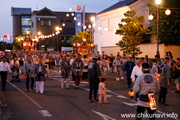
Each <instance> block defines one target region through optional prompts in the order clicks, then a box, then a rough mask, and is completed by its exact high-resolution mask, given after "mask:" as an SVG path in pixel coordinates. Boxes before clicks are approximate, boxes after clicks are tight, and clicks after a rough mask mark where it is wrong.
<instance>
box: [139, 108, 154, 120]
mask: <svg viewBox="0 0 180 120" xmlns="http://www.w3.org/2000/svg"><path fill="white" fill-rule="evenodd" d="M145 109H147V111H148V114H150V115H152V116H153V114H154V113H155V110H151V109H150V108H146V107H142V106H137V115H136V120H141V119H142V117H143V116H141V115H140V114H143V113H144V111H145ZM149 119H150V120H155V118H153V117H151V118H149Z"/></svg>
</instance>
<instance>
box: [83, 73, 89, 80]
mask: <svg viewBox="0 0 180 120" xmlns="http://www.w3.org/2000/svg"><path fill="white" fill-rule="evenodd" d="M87 78H88V72H83V74H82V79H83V80H86V79H87Z"/></svg>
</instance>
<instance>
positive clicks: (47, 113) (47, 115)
mask: <svg viewBox="0 0 180 120" xmlns="http://www.w3.org/2000/svg"><path fill="white" fill-rule="evenodd" d="M39 112H40V113H41V115H42V116H43V117H51V116H52V115H51V114H50V113H49V112H48V111H47V110H39Z"/></svg>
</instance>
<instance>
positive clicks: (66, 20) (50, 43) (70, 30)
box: [13, 7, 96, 51]
mask: <svg viewBox="0 0 180 120" xmlns="http://www.w3.org/2000/svg"><path fill="white" fill-rule="evenodd" d="M67 14H68V15H67ZM92 16H96V13H85V25H89V24H92V22H91V20H90V18H91V17H92ZM74 17H75V12H57V11H52V10H50V9H48V8H46V7H45V8H43V9H41V10H39V11H32V12H31V15H30V19H31V27H30V31H31V35H32V36H38V32H40V33H41V35H44V36H45V35H49V34H52V33H55V32H56V29H55V28H56V27H57V26H58V27H61V28H62V31H61V32H60V34H59V35H58V36H57V35H56V36H53V37H51V38H40V39H39V42H38V43H37V47H36V48H37V49H41V50H47V49H51V50H52V49H54V50H57V44H58V46H60V47H58V48H59V49H58V51H59V50H60V48H61V47H64V46H62V44H61V43H62V42H64V41H66V42H67V43H69V42H70V40H71V38H72V36H73V35H75V20H74ZM13 18H14V16H13ZM17 21H18V22H19V20H16V21H14V20H13V32H14V31H15V30H16V27H17V26H16V25H14V24H16V22H17ZM14 26H15V27H14ZM18 33H19V34H21V35H23V32H20V31H18ZM15 36H16V35H15ZM57 40H58V41H57Z"/></svg>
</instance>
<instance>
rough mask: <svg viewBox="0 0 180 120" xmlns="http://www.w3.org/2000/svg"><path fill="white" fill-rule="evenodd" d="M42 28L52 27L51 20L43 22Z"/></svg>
mask: <svg viewBox="0 0 180 120" xmlns="http://www.w3.org/2000/svg"><path fill="white" fill-rule="evenodd" d="M41 26H51V20H41Z"/></svg>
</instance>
